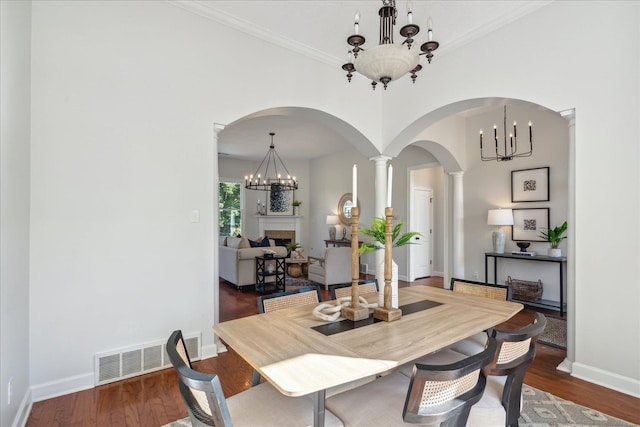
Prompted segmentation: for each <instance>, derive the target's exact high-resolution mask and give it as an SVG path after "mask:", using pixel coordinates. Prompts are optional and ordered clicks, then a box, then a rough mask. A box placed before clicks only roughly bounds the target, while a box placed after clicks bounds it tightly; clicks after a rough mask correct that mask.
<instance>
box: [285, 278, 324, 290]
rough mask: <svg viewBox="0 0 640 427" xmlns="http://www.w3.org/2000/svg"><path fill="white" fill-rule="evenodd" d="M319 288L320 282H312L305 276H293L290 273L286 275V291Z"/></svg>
mask: <svg viewBox="0 0 640 427" xmlns="http://www.w3.org/2000/svg"><path fill="white" fill-rule="evenodd" d="M305 288H311V289H318V283H316V282H312V281H311V280H309V279H306V278H304V277H291V276H289V275H287V276H286V278H285V281H284V289H285V291H293V290H296V289H305Z"/></svg>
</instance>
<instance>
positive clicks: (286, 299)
mask: <svg viewBox="0 0 640 427" xmlns="http://www.w3.org/2000/svg"><path fill="white" fill-rule="evenodd" d="M257 301H258V313H268V312H270V311H275V310H282V309H283V308H289V307H298V306H300V305H307V304H317V303H319V302H320V290H319V289H317V288H316V289H314V288H304V289H295V290H293V291H285V292H276V293H273V294H267V295H261V296H259V297H258V299H257Z"/></svg>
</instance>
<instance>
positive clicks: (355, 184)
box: [351, 165, 358, 207]
mask: <svg viewBox="0 0 640 427" xmlns="http://www.w3.org/2000/svg"><path fill="white" fill-rule="evenodd" d="M351 197H352V199H353V200H352V202H353V206H355V207H358V166H356V165H353V190H351Z"/></svg>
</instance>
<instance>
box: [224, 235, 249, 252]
mask: <svg viewBox="0 0 640 427" xmlns="http://www.w3.org/2000/svg"><path fill="white" fill-rule="evenodd" d="M227 246H228V247H230V248H231V249H244V248H250V247H251V246H250V245H249V242H247V238H246V237H229V238H227Z"/></svg>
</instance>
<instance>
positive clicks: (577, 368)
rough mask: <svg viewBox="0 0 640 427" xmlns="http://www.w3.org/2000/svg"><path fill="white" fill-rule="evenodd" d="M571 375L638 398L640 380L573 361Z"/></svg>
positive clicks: (639, 396)
mask: <svg viewBox="0 0 640 427" xmlns="http://www.w3.org/2000/svg"><path fill="white" fill-rule="evenodd" d="M572 371H573V372H571V376H573V377H576V378H580V379H582V380H585V381H589V382H591V383H594V384H598V385H601V386H603V387H607V388H610V389H612V390H616V391H619V392H621V393H625V394H628V395H630V396H634V397H638V398H640V380H637V379H635V378H630V377H625V376H623V375H620V374H616V373H614V372H609V371H605V370H603V369H600V368H595V367H593V366H589V365H585V364H584V363H579V362H573V367H572Z"/></svg>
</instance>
